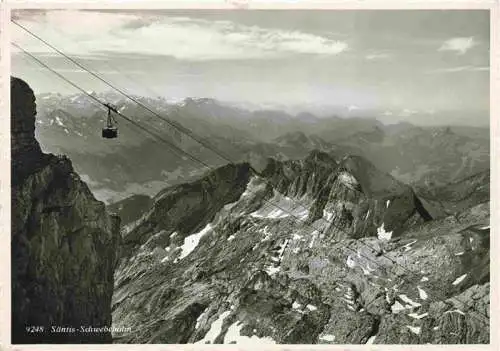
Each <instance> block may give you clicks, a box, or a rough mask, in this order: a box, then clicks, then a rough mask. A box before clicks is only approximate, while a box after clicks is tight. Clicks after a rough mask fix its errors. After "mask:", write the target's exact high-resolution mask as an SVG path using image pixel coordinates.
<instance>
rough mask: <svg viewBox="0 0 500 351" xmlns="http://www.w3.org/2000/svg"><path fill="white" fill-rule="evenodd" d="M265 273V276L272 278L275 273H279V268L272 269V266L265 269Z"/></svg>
mask: <svg viewBox="0 0 500 351" xmlns="http://www.w3.org/2000/svg"><path fill="white" fill-rule="evenodd" d="M265 271H266V272H267V274H269V275H270V276H273V275H275V274H276V273H278V272H279V271H280V267H272V266H267V267H266V268H265Z"/></svg>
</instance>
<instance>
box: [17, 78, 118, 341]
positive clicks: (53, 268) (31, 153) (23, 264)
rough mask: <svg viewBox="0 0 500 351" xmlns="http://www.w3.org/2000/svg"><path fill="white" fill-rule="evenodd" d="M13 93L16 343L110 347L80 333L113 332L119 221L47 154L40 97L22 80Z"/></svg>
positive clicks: (105, 336) (98, 336) (103, 335)
mask: <svg viewBox="0 0 500 351" xmlns="http://www.w3.org/2000/svg"><path fill="white" fill-rule="evenodd" d="M11 86H12V93H11V94H12V95H11V98H12V115H11V121H12V122H11V124H12V137H11V138H12V146H13V147H12V233H11V240H12V241H11V243H12V342H13V343H15V344H19V343H106V342H111V333H110V331H109V329H108V331H105V330H104V331H103V330H101V331H97V332H96V331H94V332H82V331H81V330H80V328H81V327H93V328H101V327H108V328H109V327H110V326H111V297H112V293H113V284H114V278H113V273H114V269H115V267H116V263H117V255H118V251H119V243H120V233H119V226H120V223H119V218H118V217H111V216H109V215H108V214H107V213H106V210H105V206H104V204H103V203H101V202H99V201H97V200H96V199H95V198H94V196H93V195H92V193H91V192H90V190H89V189H88V187H87V185H86V184H85V183H84V182H82V181H81V180H80V177H79V176H78V175H77V174H76V173H75V172H74V171H73V167H72V164H71V162H70V160H69V159H67V158H65V157H60V156H54V155H51V154H43V153H42V152H41V150H40V147H39V145H38V142H37V141H36V140H35V138H34V122H35V104H34V96H33V92H32V91H31V89H30V88H29V86H28V85H27V84H26V83H25V82H23V81H22V80H20V79H17V78H12V80H11ZM31 327H35V328H37V327H38V329H37V330H36V331H31V330H30V328H31ZM40 328H43V330H42V329H40ZM61 328H64V329H65V330H64V329H61ZM71 329H74V330H73V331H71ZM61 330H62V331H61Z"/></svg>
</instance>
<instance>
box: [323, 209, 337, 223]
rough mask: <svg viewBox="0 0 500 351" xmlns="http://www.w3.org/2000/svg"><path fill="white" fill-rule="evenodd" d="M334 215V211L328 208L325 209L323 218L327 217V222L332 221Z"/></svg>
mask: <svg viewBox="0 0 500 351" xmlns="http://www.w3.org/2000/svg"><path fill="white" fill-rule="evenodd" d="M334 215H335V213H334V212H329V211H327V210H323V218H325V219H326V221H327V222H330V221H331V220H332V218H333V216H334Z"/></svg>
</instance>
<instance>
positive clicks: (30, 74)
mask: <svg viewBox="0 0 500 351" xmlns="http://www.w3.org/2000/svg"><path fill="white" fill-rule="evenodd" d="M13 17H14V18H15V19H16V20H17V21H19V23H21V24H22V25H24V26H26V27H27V28H29V29H30V30H31V31H33V32H34V33H36V34H37V35H39V36H40V37H42V38H43V39H45V40H46V41H48V42H49V43H51V44H52V45H54V46H56V47H57V48H58V49H60V50H61V51H63V52H65V53H67V54H69V55H71V56H73V57H75V58H77V59H78V60H81V62H82V63H83V64H84V65H87V66H88V67H89V68H91V69H93V70H95V71H97V72H98V73H99V74H101V75H102V76H103V77H105V78H106V79H108V80H110V81H111V82H113V83H114V84H116V85H118V86H119V87H121V88H124V89H125V90H127V91H128V92H132V93H138V94H148V95H152V94H158V95H162V96H164V97H166V98H167V99H181V98H184V97H187V96H195V97H213V98H217V99H220V100H224V101H232V102H241V103H248V104H257V105H261V104H264V105H278V106H279V105H282V106H288V107H293V106H298V107H299V108H301V109H309V110H311V111H315V110H317V109H318V108H320V107H329V106H341V107H342V108H345V109H346V111H348V112H349V113H350V112H352V113H355V112H356V111H362V110H366V109H373V110H378V111H381V113H385V114H386V115H393V114H397V115H398V116H405V115H407V116H411V115H413V114H427V115H429V116H433V115H435V114H439V113H440V112H442V111H447V116H448V117H447V118H452V117H449V116H453V114H454V113H455V112H454V111H459V113H457V116H458V115H461V116H462V117H461V118H463V115H464V114H465V115H468V116H473V117H471V118H479V119H480V120H481V123H484V124H486V123H488V108H489V12H488V11H480V10H475V11H450V10H445V11H414V10H413V11H412V10H407V11H401V10H398V11H382V10H378V11H375V10H371V11H312V10H311V11H303V10H302V11H277V10H275V11H257V10H253V11H235V10H232V11H227V10H226V11H222V10H220V11H214V10H211V11H192V10H191V11H183V10H175V11H173V10H168V11H154V12H146V11H142V12H138V11H134V12H132V11H130V12H116V11H115V12H97V11H93V12H89V11H85V12H83V11H50V12H45V13H39V12H27V11H24V12H16V13H15V14H14V16H13ZM12 37H13V41H15V42H16V43H17V44H19V45H21V46H22V47H23V48H24V49H27V50H28V51H30V52H31V53H34V54H35V55H36V56H37V57H39V58H41V59H42V60H43V61H44V62H46V63H47V64H48V65H50V66H51V67H52V68H54V69H57V70H58V71H59V72H60V73H62V74H63V75H65V76H67V77H68V78H69V79H71V80H73V81H75V82H76V83H78V84H79V85H81V86H82V87H83V88H85V89H87V90H97V91H100V90H106V89H107V88H106V87H105V86H104V85H103V84H102V83H99V82H98V81H97V80H96V79H95V78H92V77H91V76H90V75H89V74H88V73H85V72H81V71H80V70H79V69H78V68H77V67H75V66H74V65H71V64H70V63H68V62H67V61H66V60H65V59H63V58H61V57H60V56H59V55H57V54H55V53H54V52H53V51H51V49H49V48H47V47H46V46H44V45H43V44H41V43H40V42H37V40H36V39H33V38H31V37H30V36H29V35H28V34H26V33H25V32H23V31H22V30H21V29H19V28H17V27H16V26H15V25H12ZM13 50H14V48H13ZM12 69H13V74H15V75H17V76H19V77H22V78H24V79H26V80H27V81H28V82H29V84H30V85H32V86H33V88H34V89H35V90H36V91H37V92H61V93H72V92H74V89H73V88H71V87H70V86H68V85H67V84H66V83H64V82H62V81H61V80H60V79H59V78H57V77H56V76H54V75H53V74H52V73H50V72H48V71H47V70H45V69H43V68H41V67H40V66H38V64H37V63H35V62H33V61H32V60H31V59H30V58H28V57H26V56H25V55H24V54H21V53H17V52H14V53H13V58H12ZM382 111H383V112H382ZM430 118H432V117H430Z"/></svg>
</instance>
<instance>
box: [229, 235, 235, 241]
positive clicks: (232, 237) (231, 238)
mask: <svg viewBox="0 0 500 351" xmlns="http://www.w3.org/2000/svg"><path fill="white" fill-rule="evenodd" d="M234 238H235V236H234V234H233V235H231V236H229V238H227V241H231V240H234Z"/></svg>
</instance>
